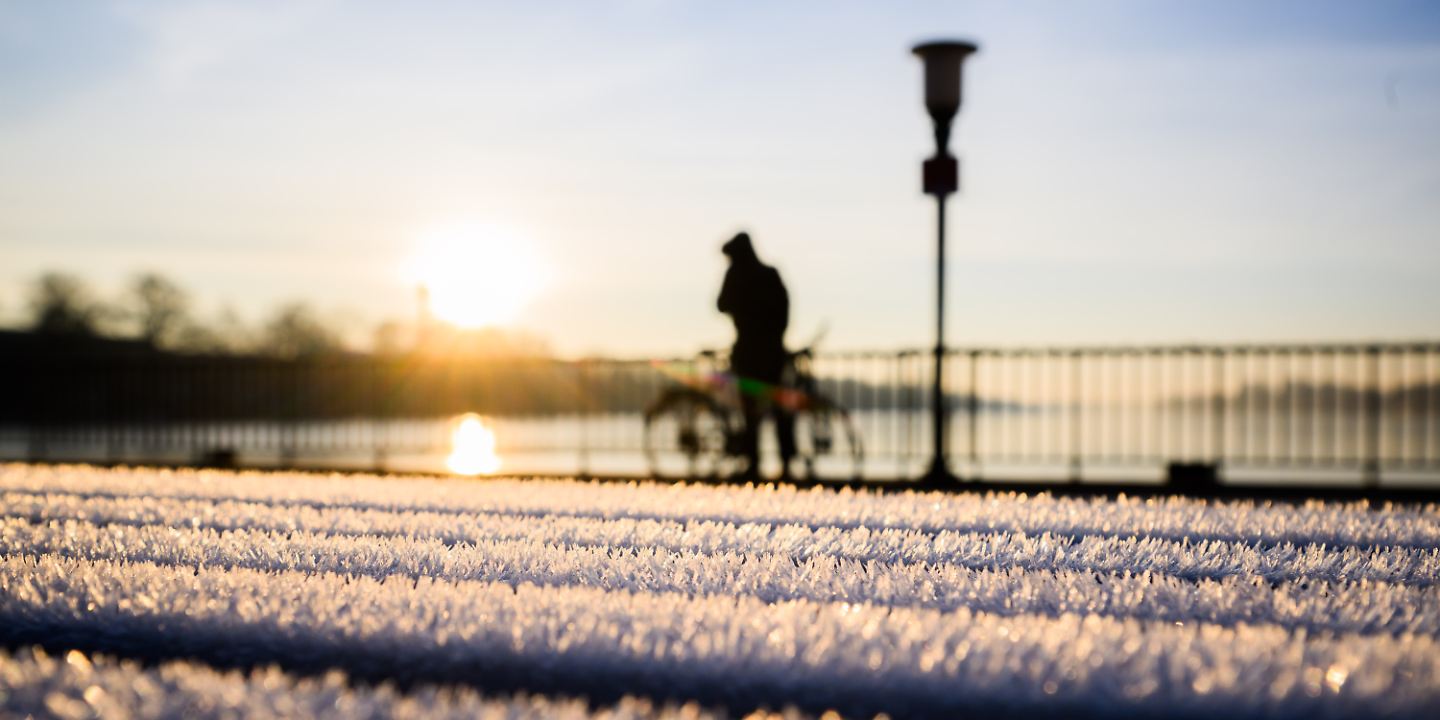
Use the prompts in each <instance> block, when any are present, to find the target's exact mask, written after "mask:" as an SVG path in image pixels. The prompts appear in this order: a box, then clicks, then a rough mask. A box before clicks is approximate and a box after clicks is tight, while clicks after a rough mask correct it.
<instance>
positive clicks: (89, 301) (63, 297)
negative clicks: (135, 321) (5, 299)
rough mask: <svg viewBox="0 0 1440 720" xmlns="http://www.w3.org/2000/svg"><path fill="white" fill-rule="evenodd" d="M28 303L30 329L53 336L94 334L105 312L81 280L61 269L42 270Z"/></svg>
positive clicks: (31, 290)
mask: <svg viewBox="0 0 1440 720" xmlns="http://www.w3.org/2000/svg"><path fill="white" fill-rule="evenodd" d="M29 306H30V313H31V317H32V321H31V328H32V329H33V330H34V331H35V332H41V333H48V334H53V335H85V336H93V335H96V334H97V333H98V328H99V325H100V322H101V320H102V318H103V317H104V315H105V309H104V308H103V306H102V305H101V304H100V303H99V302H97V301H96V300H95V299H94V298H93V297H92V296H91V293H90V288H89V287H87V286H86V285H85V281H84V280H81V279H80V278H78V277H75V276H74V275H70V274H68V273H60V272H48V273H45V274H44V275H41V276H40V277H39V279H37V280H36V281H35V284H34V285H33V286H32V287H31V289H30V298H29Z"/></svg>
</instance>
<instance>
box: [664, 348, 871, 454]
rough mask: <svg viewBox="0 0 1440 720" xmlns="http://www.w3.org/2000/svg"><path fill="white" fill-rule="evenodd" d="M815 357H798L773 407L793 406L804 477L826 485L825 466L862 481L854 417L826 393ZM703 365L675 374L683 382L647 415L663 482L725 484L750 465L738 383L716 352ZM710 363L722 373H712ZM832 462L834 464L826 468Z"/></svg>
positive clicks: (703, 357) (808, 352)
mask: <svg viewBox="0 0 1440 720" xmlns="http://www.w3.org/2000/svg"><path fill="white" fill-rule="evenodd" d="M814 357H815V356H814V352H813V349H812V348H810V347H807V348H805V349H803V350H799V351H796V352H793V353H790V354H789V358H790V362H789V363H787V369H786V373H785V375H786V376H785V379H784V380H783V381H782V382H781V384H780V385H779V386H777V387H773V388H769V392H771V393H772V401H773V402H780V403H784V404H786V405H787V406H789V407H790V409H791V411H792V412H793V413H794V416H795V450H796V453H795V461H798V465H799V473H798V474H797V476H796V477H797V478H799V479H803V480H814V479H818V477H819V476H820V474H821V468H820V467H819V466H820V465H822V464H823V465H826V466H828V467H826V468H824V469H825V470H832V471H839V472H841V473H843V474H844V475H842V476H846V475H848V477H850V478H856V479H858V478H859V477H860V473H861V467H862V464H863V461H864V446H863V444H862V442H861V439H860V434H859V432H857V431H856V429H855V423H854V421H853V420H852V419H851V417H850V413H849V411H848V410H846V409H845V408H844V407H842V406H841V405H840V404H839V403H838V402H836V401H834V400H833V399H831V398H830V397H829V396H827V395H825V394H824V393H822V392H821V391H820V383H819V381H818V380H817V379H816V378H815V374H814V372H813V367H812V366H813V362H814ZM695 365H696V368H697V369H696V370H695V371H692V372H689V373H671V375H672V379H674V380H676V383H675V384H673V385H671V386H670V387H668V388H666V389H665V390H664V391H662V392H661V394H660V396H659V397H657V398H656V399H655V401H654V402H652V403H651V404H650V406H649V407H648V408H646V410H645V425H644V451H645V457H646V460H647V461H648V463H649V465H650V471H651V473H652V474H653V475H654V476H655V477H657V478H666V479H675V478H692V479H723V478H729V477H735V476H737V475H738V474H739V473H740V471H741V470H742V469H743V468H744V466H745V456H744V450H743V439H742V434H743V431H744V427H745V418H744V412H743V410H742V409H741V405H740V399H739V388H738V386H739V382H738V379H737V378H736V376H735V375H734V373H731V372H728V370H727V369H725V366H724V363H722V362H721V360H720V357H719V354H718V353H716V352H714V351H705V352H702V353H700V361H699V362H697V363H695ZM705 365H710V366H713V367H714V368H715V369H714V370H713V371H710V372H705V371H704V368H703V366H705ZM826 457H832V458H833V460H832V461H830V462H824V463H822V458H826Z"/></svg>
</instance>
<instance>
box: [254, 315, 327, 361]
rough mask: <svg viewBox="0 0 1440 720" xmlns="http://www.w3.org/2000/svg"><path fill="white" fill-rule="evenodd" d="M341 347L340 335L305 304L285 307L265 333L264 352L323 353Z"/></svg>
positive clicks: (296, 355) (263, 338) (308, 354)
mask: <svg viewBox="0 0 1440 720" xmlns="http://www.w3.org/2000/svg"><path fill="white" fill-rule="evenodd" d="M340 347H341V344H340V338H339V336H338V335H337V334H336V333H335V332H334V331H333V330H331V329H330V328H328V327H326V326H325V324H324V323H323V322H321V321H320V319H319V318H318V317H316V315H315V312H314V311H313V310H311V309H310V307H309V306H308V305H306V304H304V303H298V302H297V303H290V304H289V305H285V306H284V307H281V308H280V309H279V310H278V311H276V313H275V315H274V316H273V317H272V318H271V319H270V322H268V323H266V325H265V329H264V330H263V331H262V333H261V345H260V349H261V351H262V352H265V353H267V354H270V355H275V356H278V357H289V358H294V357H305V356H310V355H323V354H325V353H332V352H335V351H337V350H339V349H340Z"/></svg>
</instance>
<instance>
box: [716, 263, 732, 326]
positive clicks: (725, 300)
mask: <svg viewBox="0 0 1440 720" xmlns="http://www.w3.org/2000/svg"><path fill="white" fill-rule="evenodd" d="M715 308H716V309H717V310H719V311H720V312H722V313H725V314H726V315H730V314H732V313H733V312H734V310H735V266H733V265H732V266H730V269H729V270H726V271H725V280H724V282H722V283H720V297H719V298H718V299H717V300H716V301H715Z"/></svg>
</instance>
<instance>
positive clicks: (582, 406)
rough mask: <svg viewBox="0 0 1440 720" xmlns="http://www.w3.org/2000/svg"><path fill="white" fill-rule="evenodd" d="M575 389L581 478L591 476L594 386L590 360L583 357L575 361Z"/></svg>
mask: <svg viewBox="0 0 1440 720" xmlns="http://www.w3.org/2000/svg"><path fill="white" fill-rule="evenodd" d="M575 372H576V379H575V389H576V392H577V395H578V397H577V398H576V399H577V400H578V401H579V403H578V407H577V409H578V410H579V415H580V451H579V457H578V458H576V475H578V476H579V477H580V478H581V479H585V478H588V477H590V409H591V405H592V403H591V401H592V394H591V392H592V388H591V387H590V361H589V360H588V359H586V358H581V359H580V360H577V361H576V363H575Z"/></svg>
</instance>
